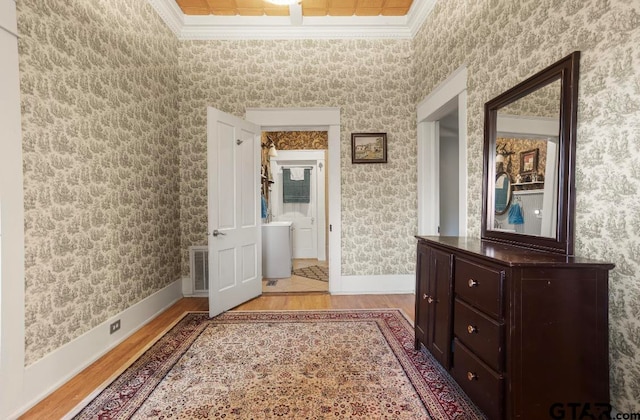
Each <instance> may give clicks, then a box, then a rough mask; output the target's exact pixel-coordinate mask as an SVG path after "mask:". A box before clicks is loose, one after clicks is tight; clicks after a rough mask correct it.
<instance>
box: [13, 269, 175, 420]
mask: <svg viewBox="0 0 640 420" xmlns="http://www.w3.org/2000/svg"><path fill="white" fill-rule="evenodd" d="M180 298H182V280H177V281H175V282H173V283H171V284H170V285H169V286H167V287H165V288H164V289H162V290H159V291H158V292H156V293H154V294H153V295H151V296H149V297H147V298H145V299H143V300H141V301H140V302H138V303H136V304H135V305H133V306H131V307H130V308H127V309H125V310H124V311H122V312H120V313H119V314H118V315H116V316H114V317H112V318H110V319H108V320H107V321H105V322H103V323H102V324H100V325H98V326H97V327H95V328H93V329H91V330H90V331H87V332H86V333H84V334H83V335H81V336H80V337H78V338H76V339H74V340H73V341H71V342H69V343H67V344H65V345H64V346H62V347H60V348H59V349H57V350H55V351H53V352H51V353H49V354H48V355H46V356H45V357H43V358H42V359H40V360H38V361H37V362H35V363H34V364H32V365H30V366H28V367H26V368H25V370H24V381H23V393H22V395H23V396H24V397H23V401H22V404H18V405H17V406H19V407H21V408H19V409H18V410H17V411H16V413H14V415H13V416H11V418H14V417H18V416H19V415H21V414H23V413H24V412H26V411H27V410H28V409H30V408H31V407H33V406H34V405H35V404H37V403H38V402H39V401H40V400H42V399H43V398H45V397H46V396H47V395H49V394H50V393H51V392H53V391H55V390H56V389H57V388H58V387H60V386H61V385H63V384H64V383H65V382H67V381H68V380H69V379H71V378H72V377H73V376H75V375H76V374H78V373H79V372H81V371H82V370H83V369H84V368H86V367H87V366H89V365H90V364H91V363H93V362H95V361H96V360H98V359H99V358H100V357H101V356H103V355H104V354H105V353H107V352H108V351H109V350H111V349H112V348H114V347H115V346H117V345H118V344H120V343H121V342H122V341H124V340H125V339H126V338H128V337H129V336H131V335H132V334H133V333H135V332H136V331H137V330H139V329H140V328H141V327H142V326H144V325H145V324H147V323H148V322H149V321H151V320H152V319H153V318H155V317H156V316H157V315H159V314H160V313H162V312H163V311H165V310H166V309H167V308H168V307H170V306H171V305H173V304H174V303H175V302H176V301H178V300H179V299H180ZM118 319H119V320H120V325H121V327H120V330H118V331H116V332H115V333H113V334H109V325H110V324H111V323H112V322H114V321H116V320H118Z"/></svg>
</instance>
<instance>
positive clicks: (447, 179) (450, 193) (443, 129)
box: [438, 103, 460, 236]
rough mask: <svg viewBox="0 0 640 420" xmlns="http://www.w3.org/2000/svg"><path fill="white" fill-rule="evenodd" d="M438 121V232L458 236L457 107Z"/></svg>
mask: <svg viewBox="0 0 640 420" xmlns="http://www.w3.org/2000/svg"><path fill="white" fill-rule="evenodd" d="M455 105H456V106H455V108H454V109H453V110H451V111H450V112H449V113H448V114H447V115H445V116H444V117H442V118H441V119H440V120H439V124H438V125H439V130H438V132H439V149H440V153H439V155H440V158H439V163H440V171H439V174H440V176H439V197H440V214H439V220H440V222H439V224H438V232H439V233H440V235H441V236H459V235H460V220H459V217H458V214H459V211H460V210H459V209H460V202H459V199H460V190H459V185H460V183H459V177H460V162H459V159H458V156H459V154H460V135H459V131H460V130H459V128H458V106H457V103H456V104H455Z"/></svg>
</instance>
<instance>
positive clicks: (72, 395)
mask: <svg viewBox="0 0 640 420" xmlns="http://www.w3.org/2000/svg"><path fill="white" fill-rule="evenodd" d="M414 302H415V300H414V295H412V294H409V295H353V296H345V295H342V296H335V295H329V294H308V295H304V294H295V295H263V296H261V297H259V298H256V299H254V300H251V301H249V302H247V303H244V304H242V305H240V306H238V307H236V308H234V309H233V310H244V311H252V310H300V309H374V308H399V309H401V310H402V311H404V313H405V314H406V315H407V316H408V317H409V318H410V319H411V320H412V321H413V320H414ZM208 310H209V303H208V300H207V298H184V299H181V300H180V301H178V302H177V303H176V304H175V305H173V306H172V307H170V308H169V309H167V310H166V311H165V312H163V313H162V314H160V315H159V316H158V317H156V318H155V319H153V320H152V321H151V322H149V323H148V324H147V325H145V326H144V327H142V328H141V329H140V330H138V331H137V332H136V333H135V334H133V335H132V336H131V337H129V338H128V339H126V340H125V341H124V342H122V343H121V344H120V345H118V346H117V347H115V348H114V349H113V350H111V351H110V352H109V353H107V354H106V355H104V356H103V357H101V358H100V359H99V360H97V361H96V362H95V363H93V364H92V365H91V366H89V367H88V368H87V369H85V370H84V371H82V372H81V373H79V374H78V375H76V376H75V377H74V378H72V379H71V380H70V381H69V382H67V383H66V384H65V385H63V386H62V387H60V388H59V389H58V390H57V391H55V392H54V393H52V394H51V395H50V396H49V397H47V398H46V399H44V400H43V401H42V402H40V403H39V404H38V405H36V406H35V407H33V408H32V409H31V410H29V411H28V412H27V413H25V414H24V415H23V416H22V417H20V418H21V419H37V420H41V419H59V418H61V417H63V416H64V415H65V414H67V413H68V412H69V411H71V410H72V409H73V408H74V407H75V406H76V405H78V404H79V403H80V402H81V401H82V400H84V399H85V398H86V397H87V396H88V395H90V394H91V393H92V392H93V391H94V390H95V389H97V388H98V387H100V385H102V384H103V383H104V382H105V381H107V380H109V379H110V378H112V377H113V376H114V375H115V374H117V373H118V372H120V371H121V370H123V369H124V368H126V367H127V365H128V364H129V362H130V361H132V359H133V358H135V357H136V356H137V355H138V354H140V353H141V352H142V351H144V349H146V348H147V347H148V346H149V345H150V344H151V343H153V342H154V341H155V339H156V338H157V337H159V336H160V335H161V334H162V332H163V331H165V330H166V329H167V328H168V327H170V326H171V325H172V324H173V323H174V322H175V321H176V320H178V319H179V318H180V317H181V316H182V314H183V313H184V312H187V311H208Z"/></svg>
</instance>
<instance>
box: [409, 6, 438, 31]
mask: <svg viewBox="0 0 640 420" xmlns="http://www.w3.org/2000/svg"><path fill="white" fill-rule="evenodd" d="M436 2H437V0H413V3H412V4H411V9H409V13H407V19H408V22H407V26H408V28H409V31H410V32H411V38H414V37H415V36H416V35H417V34H418V31H419V30H420V28H422V25H424V22H425V21H426V20H427V17H428V16H429V15H430V14H431V11H432V10H433V8H434V7H435V5H436Z"/></svg>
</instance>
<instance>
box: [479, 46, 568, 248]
mask: <svg viewBox="0 0 640 420" xmlns="http://www.w3.org/2000/svg"><path fill="white" fill-rule="evenodd" d="M579 61H580V52H579V51H576V52H574V53H572V54H570V55H568V56H567V57H565V58H563V59H561V60H560V61H558V62H556V63H554V64H552V65H550V66H549V67H547V68H545V69H544V70H542V71H540V72H539V73H536V74H535V75H533V76H531V77H530V78H528V79H527V80H525V81H523V82H521V83H519V84H517V85H516V86H514V87H512V88H511V89H509V90H507V91H506V92H504V93H502V94H500V95H498V96H497V97H495V98H493V99H492V100H490V101H489V102H487V103H486V104H485V127H484V161H483V169H484V176H483V185H482V199H483V201H482V227H481V236H482V239H485V240H491V241H497V242H505V243H510V244H514V245H519V246H525V247H530V248H534V249H539V250H544V251H548V252H554V253H561V254H565V255H573V236H574V221H573V217H574V209H575V191H574V189H575V179H574V178H575V147H576V146H575V142H576V121H577V105H578V101H577V95H578V76H579ZM505 150H509V151H511V152H510V153H512V154H513V153H518V154H519V155H516V156H519V158H520V159H517V160H516V161H515V164H514V165H513V168H511V165H508V166H509V168H508V169H507V170H506V171H505V168H504V164H503V163H502V162H504V161H505V158H506V159H507V160H508V162H511V160H510V157H508V156H505V155H504V153H505V152H504V151H505ZM503 171H504V172H506V178H504V177H503V178H500V175H501V174H502V172H503ZM509 171H511V172H509ZM500 179H516V184H518V183H519V182H520V180H521V179H522V180H523V182H524V183H527V184H530V188H529V187H527V188H525V190H526V191H524V190H523V188H519V191H514V192H512V194H517V195H518V196H517V203H516V202H515V201H514V200H509V201H508V202H506V201H504V200H502V199H501V197H498V194H499V193H500V194H502V191H501V190H500V189H499V185H497V184H498V183H499V182H500ZM542 180H544V181H542ZM534 184H535V185H534ZM498 199H500V200H498ZM503 203H504V204H505V205H506V208H504V207H503ZM514 205H518V206H519V208H518V209H517V210H518V211H519V213H521V215H522V217H521V218H519V220H518V223H517V224H513V223H510V221H509V218H508V217H507V215H508V214H509V210H510V209H509V206H514Z"/></svg>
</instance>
